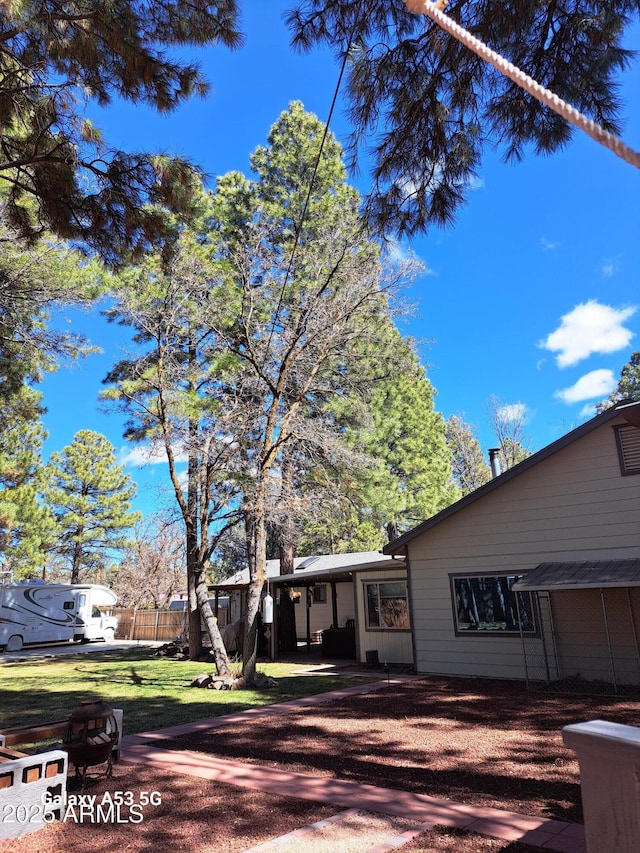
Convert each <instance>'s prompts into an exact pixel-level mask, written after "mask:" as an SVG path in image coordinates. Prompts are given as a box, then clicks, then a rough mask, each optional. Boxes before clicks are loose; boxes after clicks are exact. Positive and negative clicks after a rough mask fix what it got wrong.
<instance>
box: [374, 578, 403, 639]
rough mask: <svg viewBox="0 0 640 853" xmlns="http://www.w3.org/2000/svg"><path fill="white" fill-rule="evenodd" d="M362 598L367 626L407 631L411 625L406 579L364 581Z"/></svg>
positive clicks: (375, 628)
mask: <svg viewBox="0 0 640 853" xmlns="http://www.w3.org/2000/svg"><path fill="white" fill-rule="evenodd" d="M364 599H365V614H366V624H367V628H370V629H372V630H376V631H377V630H384V631H387V630H390V631H408V630H409V628H410V627H411V626H410V624H409V604H408V600H407V582H406V581H404V580H393V581H381V582H379V583H365V584H364Z"/></svg>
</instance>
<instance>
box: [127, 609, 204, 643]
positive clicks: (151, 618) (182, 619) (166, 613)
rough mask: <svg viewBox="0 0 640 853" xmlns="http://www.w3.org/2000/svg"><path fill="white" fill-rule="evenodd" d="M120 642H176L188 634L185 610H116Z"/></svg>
mask: <svg viewBox="0 0 640 853" xmlns="http://www.w3.org/2000/svg"><path fill="white" fill-rule="evenodd" d="M113 615H114V616H115V617H116V618H117V620H118V630H117V631H116V639H118V640H175V639H176V638H177V637H181V636H186V634H187V612H186V611H185V610H134V609H133V608H116V609H115V610H114V611H113Z"/></svg>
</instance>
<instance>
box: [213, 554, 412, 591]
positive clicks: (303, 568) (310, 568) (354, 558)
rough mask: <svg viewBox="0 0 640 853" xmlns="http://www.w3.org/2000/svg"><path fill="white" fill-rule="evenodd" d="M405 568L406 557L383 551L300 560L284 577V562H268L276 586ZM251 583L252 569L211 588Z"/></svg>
mask: <svg viewBox="0 0 640 853" xmlns="http://www.w3.org/2000/svg"><path fill="white" fill-rule="evenodd" d="M386 568H404V558H397V557H396V558H392V557H388V556H386V555H385V554H381V553H380V551H360V552H357V553H354V554H320V555H318V556H314V557H313V558H311V557H296V559H295V560H294V562H293V574H292V575H281V574H280V560H267V580H268V581H273V582H276V583H284V582H287V583H292V582H293V583H295V581H296V580H298V581H300V582H302V581H306V580H313V579H315V578H318V579H321V578H324V579H325V580H330V579H331V578H332V577H333V578H337V577H345V576H347V575H348V574H350V573H352V572H361V571H365V570H366V569H386ZM248 583H249V569H248V568H246V569H242V570H241V571H239V572H236V573H235V574H234V575H232V576H231V577H228V578H225V579H224V580H223V581H220V582H219V583H217V584H213V585H210V586H209V589H213V588H220V589H225V588H226V589H229V588H236V589H237V588H242V587H245V586H247V585H248Z"/></svg>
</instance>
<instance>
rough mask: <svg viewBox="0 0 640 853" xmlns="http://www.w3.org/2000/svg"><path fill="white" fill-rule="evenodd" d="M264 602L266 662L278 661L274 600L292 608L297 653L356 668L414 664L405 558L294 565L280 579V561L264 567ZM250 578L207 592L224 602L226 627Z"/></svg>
mask: <svg viewBox="0 0 640 853" xmlns="http://www.w3.org/2000/svg"><path fill="white" fill-rule="evenodd" d="M266 575H267V578H266V582H265V586H264V592H263V595H267V594H269V595H270V596H271V597H272V599H273V600H274V604H275V612H274V621H273V625H272V629H271V632H270V638H269V645H270V648H269V652H268V653H269V655H270V656H271V657H274V658H275V657H277V656H278V609H279V602H280V598H281V596H283V595H290V596H291V597H292V598H293V600H294V602H295V618H296V634H297V639H298V642H299V644H300V645H301V646H305V645H306V646H307V650H308V651H311V650H312V649H311V647H312V646H313V647H315V648H314V650H315V651H317V652H318V653H319V654H323V655H324V656H325V657H327V658H341V659H352V660H356V661H359V662H361V663H376V662H377V663H379V664H385V663H388V664H402V665H408V666H411V665H412V663H413V647H412V643H411V625H410V621H409V603H408V599H407V573H406V568H405V564H404V558H402V557H393V556H385V555H384V554H381V553H380V552H379V551H363V552H356V553H349V554H320V555H314V556H306V557H296V558H295V560H294V571H293V574H286V575H281V574H280V561H279V560H267V565H266ZM248 585H249V571H248V569H246V568H245V569H242V570H240V571H238V572H237V573H236V574H234V575H232V576H230V577H228V578H226V579H225V580H224V581H221V582H220V583H219V584H216V585H215V586H210V587H209V589H210V590H212V591H215V592H216V594H218V593H220V592H224V593H227V594H229V595H230V597H231V615H230V619H231V624H232V625H238V624H239V623H240V622H241V621H242V619H243V616H244V613H245V610H246V591H247V589H248Z"/></svg>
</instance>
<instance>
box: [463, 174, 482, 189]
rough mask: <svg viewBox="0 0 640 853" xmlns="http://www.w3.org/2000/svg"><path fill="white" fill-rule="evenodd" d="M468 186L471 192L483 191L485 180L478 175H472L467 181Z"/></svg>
mask: <svg viewBox="0 0 640 853" xmlns="http://www.w3.org/2000/svg"><path fill="white" fill-rule="evenodd" d="M467 186H468V187H469V189H470V190H482V189H484V178H481V177H479V176H478V175H471V177H470V178H469V180H468V181H467Z"/></svg>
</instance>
